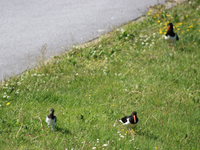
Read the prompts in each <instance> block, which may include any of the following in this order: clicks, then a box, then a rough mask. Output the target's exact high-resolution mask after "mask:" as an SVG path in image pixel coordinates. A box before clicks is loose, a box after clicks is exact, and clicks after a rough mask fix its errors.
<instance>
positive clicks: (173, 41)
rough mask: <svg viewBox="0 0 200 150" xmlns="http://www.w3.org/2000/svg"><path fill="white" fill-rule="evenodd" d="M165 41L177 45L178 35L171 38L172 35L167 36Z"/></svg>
mask: <svg viewBox="0 0 200 150" xmlns="http://www.w3.org/2000/svg"><path fill="white" fill-rule="evenodd" d="M165 40H166V41H167V42H168V43H175V42H176V34H175V36H170V35H167V36H166V35H165Z"/></svg>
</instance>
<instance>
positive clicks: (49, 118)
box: [46, 108, 57, 130]
mask: <svg viewBox="0 0 200 150" xmlns="http://www.w3.org/2000/svg"><path fill="white" fill-rule="evenodd" d="M56 120H57V118H56V116H54V109H53V108H51V110H50V114H49V115H47V116H46V123H48V127H50V126H51V130H53V127H54V126H55V124H56Z"/></svg>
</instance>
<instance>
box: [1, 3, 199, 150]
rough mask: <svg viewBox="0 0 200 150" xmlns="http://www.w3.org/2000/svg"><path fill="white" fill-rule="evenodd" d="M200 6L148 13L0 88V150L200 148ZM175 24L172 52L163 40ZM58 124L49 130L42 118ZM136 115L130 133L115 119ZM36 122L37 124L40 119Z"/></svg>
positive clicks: (159, 7)
mask: <svg viewBox="0 0 200 150" xmlns="http://www.w3.org/2000/svg"><path fill="white" fill-rule="evenodd" d="M199 9H200V1H199V0H197V1H190V2H185V3H182V4H179V5H177V6H175V7H173V8H171V9H169V10H166V9H165V8H164V6H163V5H158V6H156V7H153V8H152V9H150V11H149V12H148V13H147V14H146V17H145V18H144V20H143V21H141V22H132V23H128V24H127V25H124V26H123V27H121V28H117V29H116V30H114V31H113V32H112V33H110V34H107V35H105V36H104V37H102V38H99V39H98V41H96V42H95V43H91V44H89V45H85V46H84V47H78V46H77V47H76V46H75V47H74V48H73V50H71V51H70V52H68V53H66V54H64V55H62V56H56V57H55V58H54V59H53V60H52V61H50V62H49V63H47V64H45V65H42V66H41V67H39V68H35V69H32V70H28V71H26V72H25V73H24V74H23V75H20V76H19V77H12V78H10V79H9V80H6V81H5V82H4V83H2V85H1V87H0V88H1V92H0V97H1V98H0V121H1V122H0V133H1V139H0V145H1V149H66V148H67V149H106V148H108V149H152V150H153V149H163V150H166V149H194V150H195V149H199V140H200V133H199V130H200V127H199V126H200V120H199V116H200V111H199V107H200V88H199V86H200V73H199V70H200V61H199V60H200V54H199V47H200V28H199V25H200V19H199V18H200V10H199ZM168 22H173V23H174V25H175V32H177V33H178V35H179V38H180V41H178V42H177V43H176V45H175V54H174V55H173V54H171V49H170V48H169V46H168V44H167V43H166V41H164V38H163V34H164V33H165V32H166V28H167V23H168ZM51 107H53V108H54V109H55V115H56V116H57V118H58V122H57V124H56V127H55V130H54V132H51V131H50V129H48V128H47V125H46V123H45V117H46V115H47V114H48V113H49V110H50V108H51ZM133 110H136V111H137V112H138V118H139V119H140V122H139V124H138V125H137V127H136V128H135V129H134V130H131V131H130V132H127V129H125V128H123V127H122V126H120V125H118V126H117V127H113V124H114V122H115V120H116V119H119V118H121V117H123V116H124V115H129V114H130V113H131V112H132V111H133ZM40 118H41V120H40Z"/></svg>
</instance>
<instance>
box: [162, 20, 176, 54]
mask: <svg viewBox="0 0 200 150" xmlns="http://www.w3.org/2000/svg"><path fill="white" fill-rule="evenodd" d="M165 40H166V41H167V42H168V43H169V44H171V43H173V48H172V52H174V45H175V43H176V42H177V41H178V40H179V38H178V35H177V34H176V33H174V31H173V24H172V23H169V24H168V29H167V33H166V34H165ZM170 47H171V45H170Z"/></svg>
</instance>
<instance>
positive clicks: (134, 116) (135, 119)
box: [133, 115, 136, 123]
mask: <svg viewBox="0 0 200 150" xmlns="http://www.w3.org/2000/svg"><path fill="white" fill-rule="evenodd" d="M133 119H134V123H136V117H135V115H134V116H133Z"/></svg>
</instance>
